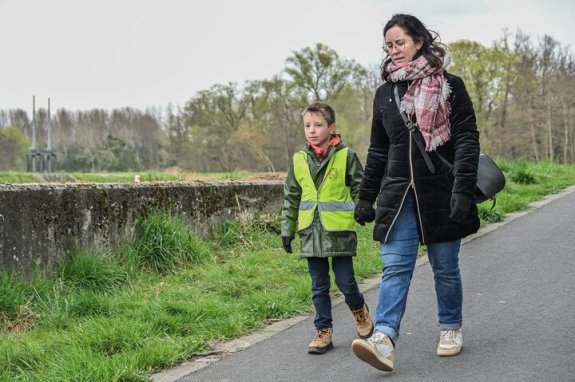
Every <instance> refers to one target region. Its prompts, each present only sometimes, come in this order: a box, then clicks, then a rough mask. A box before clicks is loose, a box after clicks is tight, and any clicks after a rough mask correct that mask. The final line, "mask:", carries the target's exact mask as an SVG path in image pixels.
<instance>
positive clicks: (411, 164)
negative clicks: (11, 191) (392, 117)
mask: <svg viewBox="0 0 575 382" xmlns="http://www.w3.org/2000/svg"><path fill="white" fill-rule="evenodd" d="M412 134H413V133H412V132H411V130H409V153H408V154H409V175H410V181H409V184H408V185H407V188H406V189H405V193H404V194H403V198H402V199H401V203H400V204H399V209H398V210H397V213H396V214H395V217H394V218H393V221H392V222H391V225H390V226H389V229H388V230H387V234H386V235H385V239H384V240H383V242H384V243H386V242H387V239H388V238H389V233H390V232H391V229H392V228H393V225H394V224H395V221H396V220H397V217H398V216H399V213H400V212H401V209H402V208H403V203H404V202H405V197H406V196H407V193H408V192H409V188H410V187H413V194H414V196H415V209H416V215H417V220H418V221H419V227H420V229H421V241H422V242H423V243H425V236H424V234H423V225H422V224H421V214H420V213H419V200H418V199H417V192H416V189H415V181H414V179H413V159H412V157H411V151H412V143H411V141H412V140H413V137H412V136H411V135H412Z"/></svg>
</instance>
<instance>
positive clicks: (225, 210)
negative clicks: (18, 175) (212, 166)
mask: <svg viewBox="0 0 575 382" xmlns="http://www.w3.org/2000/svg"><path fill="white" fill-rule="evenodd" d="M282 201H283V186H282V183H281V182H280V181H266V182H157V183H125V184H122V183H118V184H59V185H56V184H52V185H44V184H42V185H37V184H35V185H0V270H4V269H10V270H14V271H17V272H19V273H27V272H29V271H30V270H32V269H34V268H36V267H39V268H40V269H47V268H48V267H49V266H50V265H51V264H54V263H57V262H60V261H62V260H64V259H65V258H66V255H67V254H68V253H69V252H70V251H72V250H74V249H93V250H102V251H109V250H111V249H113V248H116V247H117V246H118V245H120V244H122V243H124V242H126V241H127V240H128V239H129V238H130V236H131V233H132V229H133V223H134V219H135V218H137V217H138V216H139V215H140V214H141V213H143V212H145V211H147V210H150V209H152V208H157V209H160V210H162V211H170V212H171V213H172V214H179V215H182V216H184V218H185V219H186V221H187V222H188V223H189V224H190V229H191V230H192V231H195V232H196V233H201V232H205V231H206V230H207V228H208V227H209V226H210V225H212V224H218V223H221V222H222V221H224V220H227V219H233V218H234V216H235V214H236V213H237V212H238V211H251V212H276V211H279V210H280V208H281V205H282Z"/></svg>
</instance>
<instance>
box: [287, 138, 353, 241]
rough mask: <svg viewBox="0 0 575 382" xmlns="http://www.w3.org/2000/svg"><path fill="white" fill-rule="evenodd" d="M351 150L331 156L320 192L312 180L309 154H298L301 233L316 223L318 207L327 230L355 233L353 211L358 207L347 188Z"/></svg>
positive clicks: (337, 152)
mask: <svg viewBox="0 0 575 382" xmlns="http://www.w3.org/2000/svg"><path fill="white" fill-rule="evenodd" d="M347 152H348V148H347V147H344V148H343V149H341V150H339V151H336V152H335V153H334V155H332V156H331V158H330V160H329V162H328V164H327V168H326V170H325V174H324V177H323V181H322V183H321V185H320V186H319V190H318V189H317V188H316V187H315V183H314V182H313V179H312V177H311V172H310V169H309V165H308V163H307V160H306V158H307V153H306V152H305V151H298V152H297V153H295V155H294V157H293V165H294V175H295V178H296V181H297V182H298V184H299V185H300V187H301V189H302V195H301V200H300V203H299V213H298V230H302V229H304V228H307V227H309V226H310V225H311V223H312V222H313V216H314V213H315V210H316V208H317V209H318V211H319V217H320V220H321V223H322V225H323V227H324V228H325V229H326V230H327V231H355V229H354V227H355V221H354V220H353V210H354V208H355V204H354V202H353V199H352V198H351V193H350V191H349V187H347V186H346V185H345V173H346V168H347Z"/></svg>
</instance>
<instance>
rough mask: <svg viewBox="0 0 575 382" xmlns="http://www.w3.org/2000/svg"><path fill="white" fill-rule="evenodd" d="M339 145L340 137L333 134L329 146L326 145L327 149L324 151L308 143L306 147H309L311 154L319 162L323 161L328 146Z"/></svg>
mask: <svg viewBox="0 0 575 382" xmlns="http://www.w3.org/2000/svg"><path fill="white" fill-rule="evenodd" d="M340 143H341V137H340V136H339V134H334V135H332V136H331V137H330V139H329V145H327V147H326V148H325V149H322V148H321V147H319V146H316V145H314V144H312V143H310V142H309V141H308V142H307V144H308V146H309V147H311V148H312V150H313V152H314V153H315V156H316V157H317V160H318V161H320V162H321V161H322V160H323V157H324V156H325V154H327V150H328V149H329V146H337V145H338V144H340Z"/></svg>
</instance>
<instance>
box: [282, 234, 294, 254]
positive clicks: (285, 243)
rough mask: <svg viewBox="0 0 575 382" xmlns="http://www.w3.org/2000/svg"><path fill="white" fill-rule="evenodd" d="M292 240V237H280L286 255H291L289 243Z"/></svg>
mask: <svg viewBox="0 0 575 382" xmlns="http://www.w3.org/2000/svg"><path fill="white" fill-rule="evenodd" d="M293 239H294V237H293V236H282V244H283V247H284V251H286V252H287V253H292V250H291V242H292V240H293Z"/></svg>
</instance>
